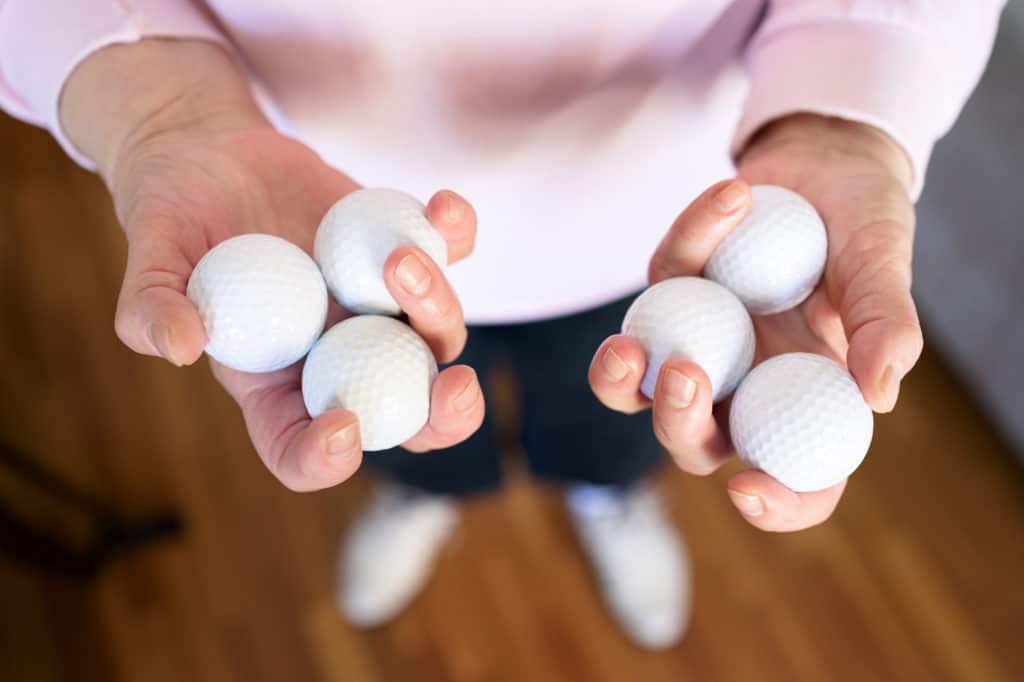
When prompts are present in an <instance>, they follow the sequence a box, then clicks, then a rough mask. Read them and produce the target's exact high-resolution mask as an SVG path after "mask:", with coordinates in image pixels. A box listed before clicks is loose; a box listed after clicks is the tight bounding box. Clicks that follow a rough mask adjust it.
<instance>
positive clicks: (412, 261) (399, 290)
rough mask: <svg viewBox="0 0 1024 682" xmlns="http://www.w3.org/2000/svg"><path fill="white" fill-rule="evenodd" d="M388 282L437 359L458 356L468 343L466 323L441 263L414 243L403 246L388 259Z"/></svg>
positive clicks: (385, 264) (389, 287) (385, 279)
mask: <svg viewBox="0 0 1024 682" xmlns="http://www.w3.org/2000/svg"><path fill="white" fill-rule="evenodd" d="M384 283H385V284H386V285H387V287H388V291H390V292H391V295H392V296H394V298H395V301H397V302H398V305H400V306H401V307H402V310H404V311H405V313H406V314H407V315H408V316H409V324H410V325H412V327H413V328H414V329H415V330H416V331H417V332H418V333H419V335H420V336H422V337H423V340H424V341H426V342H427V344H428V345H429V346H430V348H431V350H433V351H434V355H435V356H436V357H437V361H438V362H451V361H452V360H454V359H455V358H457V357H458V356H459V353H461V352H462V348H463V347H464V346H465V345H466V323H465V320H464V319H463V317H462V305H461V304H460V303H459V299H458V298H457V297H456V296H455V292H454V291H453V290H452V288H451V285H450V284H449V283H448V280H447V279H446V278H445V276H444V273H442V272H441V269H440V268H439V267H438V266H437V263H435V262H434V261H433V260H432V259H431V258H430V257H429V256H427V254H426V253H424V252H423V251H422V250H421V249H418V248H416V247H414V246H402V247H399V248H397V249H395V250H394V251H392V252H391V255H390V256H388V258H387V260H386V261H384Z"/></svg>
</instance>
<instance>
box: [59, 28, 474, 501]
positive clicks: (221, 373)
mask: <svg viewBox="0 0 1024 682" xmlns="http://www.w3.org/2000/svg"><path fill="white" fill-rule="evenodd" d="M61 116H62V121H63V123H64V127H65V130H66V131H67V133H68V135H69V137H70V139H71V140H72V141H73V142H74V144H75V145H76V146H77V147H78V148H79V149H80V150H81V151H82V152H83V153H84V154H85V155H86V156H87V157H89V158H90V159H92V160H93V161H94V162H95V163H96V165H97V167H98V168H99V170H100V172H101V174H102V175H103V178H104V180H105V181H106V183H107V186H108V188H109V189H110V192H111V195H112V197H113V200H114V205H115V208H116V210H117V215H118V218H119V220H120V222H121V224H122V226H123V227H124V230H125V233H126V235H127V237H128V263H127V268H126V271H125V277H124V282H123V284H122V287H121V294H120V298H119V300H118V305H117V316H116V320H115V327H116V330H117V334H118V336H119V337H120V338H121V340H122V341H124V343H125V344H126V345H127V346H128V347H130V348H131V349H132V350H134V351H136V352H139V353H143V354H146V355H156V356H160V357H162V358H164V359H166V360H168V361H169V362H171V363H173V364H175V365H186V364H191V363H193V362H195V361H196V360H198V359H199V357H200V356H201V355H202V352H203V347H204V346H205V344H206V333H205V330H204V327H203V323H202V320H201V319H200V317H199V314H198V312H197V311H196V309H195V307H194V306H193V305H192V303H191V301H190V300H189V299H188V298H187V297H186V296H185V287H186V285H187V283H188V279H189V276H190V274H191V272H192V269H193V268H194V267H195V265H196V263H197V262H198V261H199V259H200V258H201V257H202V256H203V254H205V253H206V252H207V251H208V250H209V249H210V248H211V247H213V246H214V245H216V244H217V243H219V242H221V241H223V240H225V239H227V238H229V237H232V236H234V235H237V234H243V233H247V232H263V233H269V234H275V235H277V236H280V237H283V238H285V239H288V240H289V241H291V242H293V243H295V244H297V245H299V246H300V247H302V248H303V249H305V250H306V251H307V252H311V251H312V245H313V236H314V233H315V231H316V228H317V226H318V225H319V222H320V219H321V218H322V217H323V215H324V213H326V211H327V209H328V208H329V207H330V206H331V205H332V204H333V203H334V202H335V201H337V200H338V199H339V198H341V197H342V196H344V195H345V194H347V193H349V192H351V191H353V190H355V189H358V187H359V185H358V184H357V183H355V182H354V181H353V180H352V179H350V178H348V177H347V176H345V175H344V174H342V173H340V172H338V171H337V170H335V169H334V168H332V167H330V166H328V165H327V164H326V163H324V162H323V161H322V160H321V159H320V158H319V157H318V156H317V155H316V154H315V153H314V152H313V151H312V150H311V149H309V148H308V147H306V146H305V145H303V144H301V143H299V142H297V141H295V140H293V139H290V138H288V137H285V136H284V135H281V134H280V133H279V132H277V131H276V130H275V129H274V128H273V127H272V126H271V125H270V124H269V122H267V121H266V119H265V118H264V117H263V115H262V114H261V112H260V111H259V108H258V107H257V106H256V104H255V102H254V101H253V99H252V96H251V94H250V90H249V85H248V83H247V82H246V80H245V78H244V76H243V75H242V74H241V72H240V71H239V70H238V68H237V66H236V65H235V64H234V62H233V61H232V60H231V59H230V57H228V55H227V54H226V53H225V52H223V51H222V50H221V49H220V48H219V47H217V46H215V45H213V44H210V43H205V42H200V41H165V40H144V41H142V42H139V43H135V44H131V45H124V46H113V47H107V48H104V49H102V50H100V51H98V52H96V53H94V54H93V55H91V56H90V57H89V58H87V59H86V60H85V61H84V62H83V63H82V64H81V65H80V66H79V67H78V68H77V69H76V71H75V72H74V73H73V74H72V76H71V78H70V79H69V81H68V83H67V85H66V87H65V91H64V94H63V98H62V107H61ZM427 217H428V219H429V220H430V221H431V223H433V224H434V226H435V227H436V228H437V229H438V230H439V231H440V232H441V233H442V234H443V235H444V236H445V238H446V239H447V241H448V254H449V259H450V261H456V260H459V259H461V258H464V257H466V256H467V255H469V253H470V252H471V251H472V248H473V241H474V238H475V234H476V217H475V213H474V211H473V208H472V207H471V206H470V205H469V204H468V203H467V202H466V200H465V199H463V198H462V197H460V196H459V195H457V194H455V193H454V192H451V191H440V192H438V193H437V194H435V195H434V196H433V197H432V198H431V199H430V201H429V202H428V204H427ZM384 276H385V281H386V282H387V285H388V289H389V290H390V291H391V293H392V295H393V296H394V297H395V299H396V300H397V301H398V302H399V304H400V305H401V306H402V309H403V310H404V311H405V312H406V313H407V315H408V317H409V322H410V324H411V325H412V326H413V327H414V328H415V329H416V331H417V332H418V333H419V334H420V335H421V336H423V338H424V339H425V340H426V341H427V343H428V344H429V345H430V347H431V348H432V349H433V350H434V353H435V355H436V357H437V360H438V361H439V362H451V361H452V360H454V359H455V358H456V357H457V356H458V355H459V353H460V352H461V351H462V347H463V346H464V344H465V341H466V328H465V323H464V321H463V317H462V308H461V306H460V304H459V301H458V299H457V298H456V296H455V294H454V292H453V290H452V288H451V286H450V285H449V284H448V281H447V280H446V278H445V276H444V274H443V273H442V272H441V270H440V269H439V268H438V267H437V266H436V264H435V263H434V262H433V261H432V260H431V259H430V258H429V257H428V256H427V255H426V254H425V253H423V252H422V251H420V250H419V249H416V248H412V247H403V248H400V249H396V251H395V252H394V253H392V254H391V256H390V257H389V259H388V261H387V262H386V264H385V272H384ZM346 315H347V313H346V312H345V311H344V310H342V309H341V308H339V307H338V306H337V305H335V304H334V303H333V302H332V304H331V312H330V313H329V315H328V320H329V323H331V322H334V321H337V320H338V319H341V318H343V317H345V316H346ZM210 364H211V366H212V368H213V373H214V376H216V378H217V379H218V380H219V381H220V383H221V384H222V385H223V386H224V387H225V389H227V391H228V393H229V394H231V396H232V397H233V398H234V399H235V400H236V401H237V402H238V404H239V406H240V407H241V409H242V413H243V415H244V417H245V421H246V425H247V426H248V429H249V435H250V437H251V438H252V442H253V445H254V446H255V448H256V451H257V453H259V455H260V458H261V459H262V460H263V462H264V463H265V464H266V466H267V468H269V469H270V471H271V472H272V473H273V474H274V475H275V476H276V477H277V478H278V479H279V480H280V481H281V482H282V483H283V484H284V485H286V486H287V487H289V488H291V489H292V490H299V491H304V490H317V489H321V488H325V487H328V486H332V485H335V484H337V483H340V482H341V481H344V480H346V479H347V478H348V477H350V476H351V475H352V474H353V473H354V472H355V471H356V469H357V468H358V467H359V465H360V463H361V461H362V448H361V445H360V442H359V428H358V424H357V419H356V416H355V415H354V414H352V413H350V412H346V411H345V410H332V411H328V412H325V413H324V414H322V415H320V416H318V417H317V418H316V419H310V417H309V415H308V414H307V413H306V408H305V405H304V403H303V400H302V392H301V385H300V379H301V373H302V363H301V362H300V363H296V364H295V365H292V366H291V367H288V368H286V369H283V370H279V371H276V372H271V373H267V374H247V373H243V372H239V371H236V370H232V369H229V368H227V367H225V366H223V365H221V364H219V363H217V362H215V361H213V360H211V362H210ZM483 413H484V400H483V394H482V392H481V390H480V385H479V383H478V381H477V377H476V374H475V373H474V371H473V370H472V369H471V368H469V367H467V366H465V365H458V366H452V367H449V368H447V369H445V370H444V371H443V372H441V373H440V374H439V375H438V377H437V379H436V381H435V382H434V386H433V390H432V395H431V411H430V418H429V421H428V422H427V425H426V426H424V428H423V430H422V431H420V432H419V433H418V434H417V435H416V436H414V437H413V438H412V439H410V440H409V441H407V442H406V443H404V444H403V447H405V448H407V449H409V450H414V451H424V450H431V449H435V448H443V447H447V446H450V445H453V444H455V443H458V442H459V441H461V440H464V439H465V438H467V437H468V436H469V435H471V434H472V433H473V432H474V431H476V429H477V428H478V427H479V426H480V423H481V422H482V420H483Z"/></svg>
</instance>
